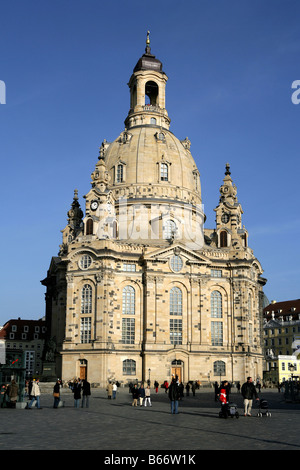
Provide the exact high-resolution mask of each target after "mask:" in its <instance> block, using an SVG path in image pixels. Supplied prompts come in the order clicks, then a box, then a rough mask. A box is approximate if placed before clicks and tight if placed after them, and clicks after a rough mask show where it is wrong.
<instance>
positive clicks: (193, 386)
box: [192, 382, 196, 397]
mask: <svg viewBox="0 0 300 470" xmlns="http://www.w3.org/2000/svg"><path fill="white" fill-rule="evenodd" d="M192 392H193V397H194V396H195V395H196V383H195V382H193V383H192Z"/></svg>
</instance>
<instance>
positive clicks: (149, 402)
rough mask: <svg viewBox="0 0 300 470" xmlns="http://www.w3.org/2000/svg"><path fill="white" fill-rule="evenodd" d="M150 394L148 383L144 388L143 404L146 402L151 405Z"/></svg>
mask: <svg viewBox="0 0 300 470" xmlns="http://www.w3.org/2000/svg"><path fill="white" fill-rule="evenodd" d="M150 395H151V390H150V385H148V387H147V388H146V390H145V401H144V404H145V406H147V404H149V406H152V405H151V397H150Z"/></svg>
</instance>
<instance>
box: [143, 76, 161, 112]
mask: <svg viewBox="0 0 300 470" xmlns="http://www.w3.org/2000/svg"><path fill="white" fill-rule="evenodd" d="M145 95H146V96H147V97H148V99H149V101H148V103H145V104H150V105H152V106H157V104H158V103H157V99H158V85H157V83H155V82H153V81H149V82H147V83H146V85H145Z"/></svg>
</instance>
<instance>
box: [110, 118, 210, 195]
mask: <svg viewBox="0 0 300 470" xmlns="http://www.w3.org/2000/svg"><path fill="white" fill-rule="evenodd" d="M105 164H106V168H107V170H108V171H109V173H110V185H111V187H112V189H114V192H115V193H116V196H120V195H127V196H129V194H130V195H131V197H138V198H141V197H142V198H147V197H153V196H154V197H158V198H170V199H176V200H180V201H183V202H191V203H194V204H200V203H201V189H200V178H199V172H198V170H197V166H196V164H195V161H194V159H193V157H192V155H191V152H190V142H189V140H188V139H185V140H183V141H180V140H179V139H178V138H177V137H175V136H174V134H172V132H170V131H169V130H167V129H160V128H159V127H158V126H151V125H145V126H136V127H132V128H130V129H129V130H128V131H127V130H125V131H124V132H122V133H121V135H120V136H119V137H118V138H117V139H116V140H115V141H114V142H112V143H110V144H106V149H105Z"/></svg>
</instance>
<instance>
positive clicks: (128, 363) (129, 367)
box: [123, 359, 136, 375]
mask: <svg viewBox="0 0 300 470" xmlns="http://www.w3.org/2000/svg"><path fill="white" fill-rule="evenodd" d="M123 375H136V362H135V361H134V360H133V359H125V361H123Z"/></svg>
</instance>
